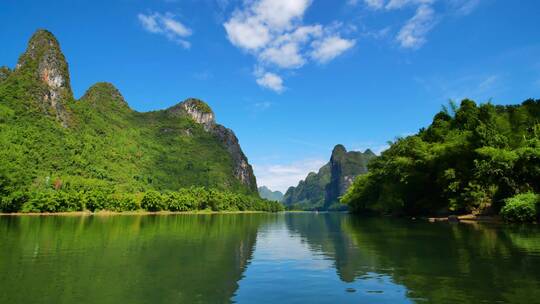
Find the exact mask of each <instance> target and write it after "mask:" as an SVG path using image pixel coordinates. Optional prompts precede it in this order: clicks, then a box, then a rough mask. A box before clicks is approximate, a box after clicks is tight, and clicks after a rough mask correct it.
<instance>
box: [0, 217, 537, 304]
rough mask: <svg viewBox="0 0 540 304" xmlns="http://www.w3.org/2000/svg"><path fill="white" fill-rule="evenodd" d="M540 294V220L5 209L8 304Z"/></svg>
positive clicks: (2, 244) (2, 277)
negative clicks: (24, 212)
mask: <svg viewBox="0 0 540 304" xmlns="http://www.w3.org/2000/svg"><path fill="white" fill-rule="evenodd" d="M231 302H232V303H282V304H283V303H333V304H337V303H540V229H539V228H538V226H536V225H518V226H513V225H500V224H480V223H428V222H424V221H413V220H405V219H392V218H359V217H355V216H351V215H349V214H345V213H281V214H207V215H188V214H186V215H116V216H43V217H38V216H13V217H10V216H5V217H0V303H10V304H18V303H25V304H26V303H55V304H57V303H96V304H97V303H100V304H103V303H231Z"/></svg>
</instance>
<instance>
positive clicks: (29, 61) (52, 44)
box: [15, 30, 73, 127]
mask: <svg viewBox="0 0 540 304" xmlns="http://www.w3.org/2000/svg"><path fill="white" fill-rule="evenodd" d="M15 71H19V72H21V73H30V74H32V75H33V76H34V77H36V78H37V79H39V80H40V81H41V83H43V84H44V86H43V93H42V96H39V97H40V98H38V99H39V100H40V101H42V102H43V103H44V104H42V108H43V109H44V110H45V111H46V112H47V113H49V112H53V114H54V115H55V116H56V118H57V119H58V120H59V121H60V122H61V123H62V125H63V126H64V127H67V126H68V123H69V113H68V112H67V111H66V107H65V103H66V102H68V101H70V100H72V99H73V93H72V91H71V85H70V79H69V71H68V64H67V62H66V59H65V57H64V55H63V54H62V51H61V50H60V44H59V43H58V41H57V40H56V38H55V37H54V35H53V34H52V33H50V32H49V31H46V30H38V31H36V33H34V35H33V36H32V38H31V39H30V41H29V42H28V47H27V49H26V52H25V53H24V54H23V55H21V57H20V58H19V61H18V63H17V66H16V68H15Z"/></svg>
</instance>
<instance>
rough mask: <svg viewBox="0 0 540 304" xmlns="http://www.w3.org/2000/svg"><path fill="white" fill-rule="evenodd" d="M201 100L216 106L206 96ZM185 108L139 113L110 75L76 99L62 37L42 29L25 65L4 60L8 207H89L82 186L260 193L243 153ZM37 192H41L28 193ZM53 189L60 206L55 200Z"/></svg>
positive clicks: (2, 148)
mask: <svg viewBox="0 0 540 304" xmlns="http://www.w3.org/2000/svg"><path fill="white" fill-rule="evenodd" d="M191 102H192V104H194V105H195V107H196V108H197V109H198V110H200V111H203V112H204V113H211V109H210V107H209V106H208V105H207V104H206V103H204V102H202V101H198V100H193V99H191ZM180 108H181V107H180V106H179V105H177V106H175V107H172V108H171V109H168V110H161V111H154V112H147V113H140V112H136V111H134V110H132V109H131V108H130V107H129V106H128V104H127V103H126V101H125V100H124V98H123V97H122V95H121V94H120V92H119V91H118V90H117V89H116V88H115V87H114V86H113V85H111V84H109V83H98V84H95V85H94V86H92V87H91V88H90V89H89V90H88V91H87V92H86V93H85V95H84V96H83V97H82V98H80V99H79V100H75V99H74V97H73V95H72V93H71V88H70V80H69V71H68V66H67V62H66V61H65V58H64V56H63V54H62V53H61V51H60V47H59V44H58V42H57V41H56V39H54V36H52V34H51V33H49V32H47V31H38V32H36V34H35V35H34V36H33V38H32V39H31V40H30V42H29V48H28V49H27V51H26V52H25V53H24V54H23V55H22V56H21V58H20V59H19V64H18V66H17V68H16V69H15V70H13V71H11V70H9V69H7V68H4V67H2V68H0V198H1V203H2V208H1V209H2V210H3V211H6V212H12V211H19V210H23V211H28V210H39V211H49V210H48V209H51V210H79V209H81V208H83V207H81V204H83V203H82V202H79V203H77V204H78V205H77V204H76V203H74V202H73V201H74V200H75V201H76V199H75V198H74V197H73V196H72V194H73V193H81V192H82V193H93V191H97V193H101V192H102V189H107V191H109V190H110V191H112V192H113V193H140V192H147V193H148V192H150V191H160V192H166V191H178V189H183V188H190V187H192V186H198V187H204V188H208V189H215V190H213V191H216V193H228V192H235V193H240V194H243V195H247V196H257V193H256V189H254V188H253V189H252V188H250V187H248V186H246V184H245V183H243V182H242V181H241V180H240V179H238V178H237V177H236V175H235V167H234V161H233V158H232V157H233V155H232V154H233V153H231V152H230V151H228V147H226V146H225V144H224V143H223V142H222V140H220V139H219V138H217V137H216V136H215V135H214V134H212V133H211V132H208V131H207V130H206V129H205V126H203V125H201V124H200V123H197V122H196V121H195V120H194V119H193V118H192V117H190V116H189V115H187V114H186V113H183V112H181V111H180V112H179V110H178V109H180ZM231 134H232V133H231ZM238 149H239V148H238ZM238 153H241V151H239V152H238ZM252 184H253V185H255V181H253V183H252ZM51 188H54V189H55V190H62V191H57V192H51V190H50V189H51ZM180 191H184V190H180ZM31 193H38V194H35V195H34V194H32V196H31V197H27V196H30V194H31ZM59 193H62V194H59ZM65 193H69V195H68V194H66V195H67V196H66V197H64V194H65ZM96 195H97V194H96ZM100 195H101V194H100ZM51 196H54V197H55V198H56V199H58V200H59V201H58V204H59V206H53V205H50V204H49V203H47V202H48V201H50V199H51ZM28 199H29V200H30V201H31V202H32V203H29V201H27V200H28ZM118 200H119V201H121V202H122V203H121V204H120V203H119V204H116V205H126V206H132V205H133V204H132V203H131V202H129V201H126V200H129V199H128V198H123V197H118ZM101 203H102V202H90V203H89V204H88V205H86V208H89V209H93V208H94V207H92V206H96V208H97V209H100V206H99V204H101ZM23 204H24V205H25V206H26V207H23ZM240 204H243V203H240ZM116 205H115V206H116ZM41 206H43V207H41ZM24 208H30V209H28V210H26V209H24ZM114 208H117V207H114ZM114 208H113V209H114ZM118 208H120V209H122V210H124V209H125V208H124V207H118ZM126 208H127V207H126ZM215 208H221V207H219V206H216V207H215ZM231 208H234V207H231ZM239 208H240V207H239Z"/></svg>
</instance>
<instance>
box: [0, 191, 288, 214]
mask: <svg viewBox="0 0 540 304" xmlns="http://www.w3.org/2000/svg"><path fill="white" fill-rule="evenodd" d="M4 199H6V200H7V199H10V201H11V200H17V204H0V211H1V212H23V213H30V212H35V213H40V212H52V213H54V212H73V211H85V210H88V211H91V212H96V211H102V210H105V211H114V212H123V211H136V210H146V211H151V212H155V211H173V212H187V211H197V210H206V209H211V210H212V211H267V212H278V211H283V210H284V208H283V205H281V203H279V202H274V201H268V200H265V199H261V198H258V197H255V196H248V195H244V194H237V193H232V192H222V191H217V190H214V189H206V188H202V187H192V188H185V189H180V190H179V191H175V192H170V191H169V192H164V193H162V192H159V191H155V190H149V191H146V192H142V193H116V192H114V191H112V190H101V189H95V190H83V191H63V190H50V189H49V190H45V191H39V192H33V193H30V194H28V195H19V196H16V197H13V198H8V197H6V198H4ZM3 201H4V200H2V202H3ZM14 206H16V207H17V208H14Z"/></svg>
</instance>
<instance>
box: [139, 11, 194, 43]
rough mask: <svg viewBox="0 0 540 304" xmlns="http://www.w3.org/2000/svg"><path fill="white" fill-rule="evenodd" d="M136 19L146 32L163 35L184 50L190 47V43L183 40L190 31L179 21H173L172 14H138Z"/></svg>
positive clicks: (190, 33)
mask: <svg viewBox="0 0 540 304" xmlns="http://www.w3.org/2000/svg"><path fill="white" fill-rule="evenodd" d="M137 18H138V19H139V22H140V23H141V25H142V26H143V28H144V29H145V30H146V31H148V32H150V33H153V34H160V35H164V36H165V37H167V39H169V40H170V41H173V42H175V43H177V44H179V45H181V46H182V47H184V48H186V49H188V48H190V47H191V43H190V42H189V41H187V40H186V39H185V38H187V37H189V36H191V35H192V33H193V32H192V30H191V29H190V28H188V27H187V26H185V25H184V24H182V23H181V22H180V21H178V20H175V16H174V15H173V14H171V13H165V14H160V13H152V14H148V15H145V14H138V15H137Z"/></svg>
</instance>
